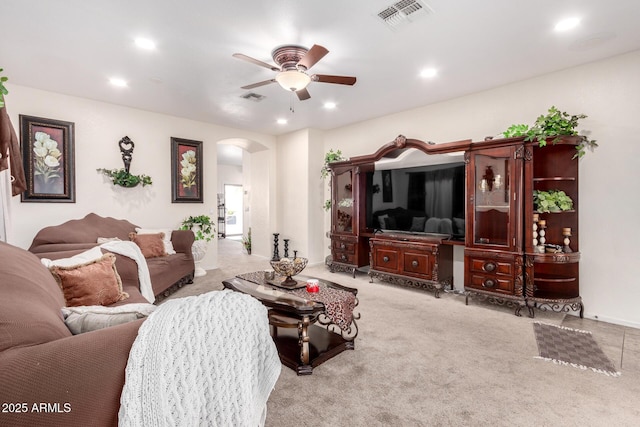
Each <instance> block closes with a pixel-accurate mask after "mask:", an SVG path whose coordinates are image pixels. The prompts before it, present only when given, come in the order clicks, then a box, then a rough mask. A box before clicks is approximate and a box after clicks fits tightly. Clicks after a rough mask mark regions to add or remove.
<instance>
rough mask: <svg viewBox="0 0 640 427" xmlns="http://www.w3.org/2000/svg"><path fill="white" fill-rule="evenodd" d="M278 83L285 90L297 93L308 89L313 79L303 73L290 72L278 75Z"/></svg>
mask: <svg viewBox="0 0 640 427" xmlns="http://www.w3.org/2000/svg"><path fill="white" fill-rule="evenodd" d="M276 81H277V82H278V84H279V85H280V86H282V87H283V88H284V89H285V90H290V91H292V92H297V91H299V90H302V89H304V88H306V87H307V86H308V85H309V83H311V77H309V76H308V75H307V74H305V73H303V72H302V71H297V70H288V71H282V72H280V73H278V75H277V76H276Z"/></svg>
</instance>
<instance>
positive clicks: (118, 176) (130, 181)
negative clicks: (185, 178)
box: [96, 136, 153, 188]
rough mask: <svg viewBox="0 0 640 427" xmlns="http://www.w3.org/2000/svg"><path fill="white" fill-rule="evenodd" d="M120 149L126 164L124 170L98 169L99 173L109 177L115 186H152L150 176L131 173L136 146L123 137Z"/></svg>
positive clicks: (119, 142)
mask: <svg viewBox="0 0 640 427" xmlns="http://www.w3.org/2000/svg"><path fill="white" fill-rule="evenodd" d="M118 147H119V148H120V154H121V155H122V163H124V168H122V169H103V168H101V169H96V170H97V171H98V172H100V173H102V174H103V175H105V176H107V177H109V179H111V182H112V183H113V185H119V186H121V187H126V188H132V187H135V186H137V185H139V184H142V186H143V187H144V186H145V185H151V184H153V182H152V181H151V177H150V176H148V175H144V174H142V175H132V174H131V173H129V168H130V167H131V161H132V160H133V149H134V147H135V144H134V143H133V141H132V140H131V139H130V138H129V137H128V136H125V137H123V138H122V139H121V140H120V141H118Z"/></svg>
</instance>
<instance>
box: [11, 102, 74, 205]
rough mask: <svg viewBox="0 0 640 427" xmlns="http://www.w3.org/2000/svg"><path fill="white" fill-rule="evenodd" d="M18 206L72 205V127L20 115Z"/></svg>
mask: <svg viewBox="0 0 640 427" xmlns="http://www.w3.org/2000/svg"><path fill="white" fill-rule="evenodd" d="M20 144H21V146H22V161H23V163H24V175H25V179H26V181H27V189H26V191H24V192H23V193H22V194H21V195H20V201H21V202H49V203H51V202H53V203H75V202H76V181H75V152H74V150H75V124H74V123H73V122H67V121H63V120H55V119H47V118H43V117H35V116H27V115H23V114H20Z"/></svg>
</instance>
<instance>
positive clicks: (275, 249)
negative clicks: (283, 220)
mask: <svg viewBox="0 0 640 427" xmlns="http://www.w3.org/2000/svg"><path fill="white" fill-rule="evenodd" d="M279 235H280V233H273V258H271V260H272V261H278V260H279V259H280V251H279V249H278V236H279Z"/></svg>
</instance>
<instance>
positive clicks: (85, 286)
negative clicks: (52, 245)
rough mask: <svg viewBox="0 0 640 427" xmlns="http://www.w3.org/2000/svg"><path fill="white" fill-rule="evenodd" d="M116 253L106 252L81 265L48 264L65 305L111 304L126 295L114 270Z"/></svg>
mask: <svg viewBox="0 0 640 427" xmlns="http://www.w3.org/2000/svg"><path fill="white" fill-rule="evenodd" d="M115 263H116V256H115V255H114V254H112V253H106V254H104V255H103V256H102V257H100V258H98V259H96V260H93V261H89V262H87V263H84V264H79V265H73V266H58V265H53V266H51V267H49V271H51V274H52V275H53V277H54V279H56V282H57V283H58V286H60V288H61V289H62V293H63V294H64V299H65V300H66V301H67V306H69V307H76V306H80V305H110V304H113V303H115V302H118V301H122V300H123V299H127V298H129V294H127V293H126V292H123V291H122V281H121V280H120V275H119V274H118V271H117V270H116V265H115Z"/></svg>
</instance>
